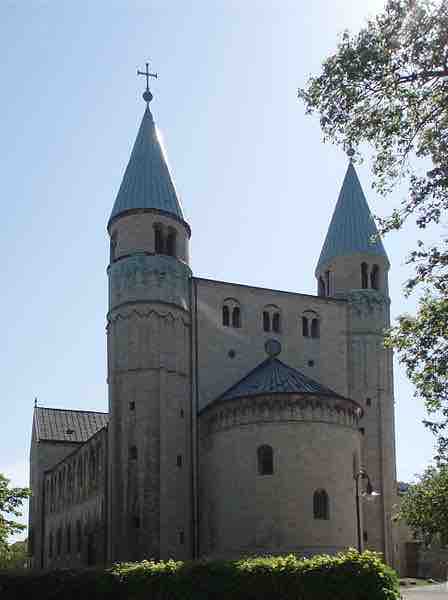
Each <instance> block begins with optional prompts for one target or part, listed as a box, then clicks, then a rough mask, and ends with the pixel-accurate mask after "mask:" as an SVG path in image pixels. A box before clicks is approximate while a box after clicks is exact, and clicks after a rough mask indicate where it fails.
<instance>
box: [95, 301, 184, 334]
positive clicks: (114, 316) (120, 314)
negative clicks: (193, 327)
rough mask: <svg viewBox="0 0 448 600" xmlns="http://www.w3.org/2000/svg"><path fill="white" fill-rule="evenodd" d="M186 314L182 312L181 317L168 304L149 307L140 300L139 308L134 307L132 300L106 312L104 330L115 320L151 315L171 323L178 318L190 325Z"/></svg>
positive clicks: (148, 317)
mask: <svg viewBox="0 0 448 600" xmlns="http://www.w3.org/2000/svg"><path fill="white" fill-rule="evenodd" d="M162 304H163V303H162ZM188 316H189V313H183V315H182V317H180V316H179V315H178V314H176V313H175V312H174V311H172V310H170V309H169V307H168V306H167V309H166V310H158V309H156V308H152V307H151V308H150V307H149V306H148V303H147V302H142V303H141V308H136V306H135V302H133V303H130V304H129V305H122V306H121V307H120V309H119V310H117V309H116V310H113V311H111V312H109V313H108V314H107V325H106V331H109V328H110V326H111V325H114V324H115V323H117V321H129V320H131V319H144V320H147V319H151V318H152V317H156V318H158V319H164V320H166V321H171V322H172V323H174V322H175V321H177V320H179V321H180V322H181V323H182V324H183V325H184V326H185V327H190V319H189V318H188Z"/></svg>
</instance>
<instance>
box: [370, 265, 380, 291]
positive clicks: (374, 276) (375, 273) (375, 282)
mask: <svg viewBox="0 0 448 600" xmlns="http://www.w3.org/2000/svg"><path fill="white" fill-rule="evenodd" d="M379 279H380V268H379V266H378V265H373V267H372V271H371V272H370V287H371V288H372V290H378V289H379V283H380V282H379Z"/></svg>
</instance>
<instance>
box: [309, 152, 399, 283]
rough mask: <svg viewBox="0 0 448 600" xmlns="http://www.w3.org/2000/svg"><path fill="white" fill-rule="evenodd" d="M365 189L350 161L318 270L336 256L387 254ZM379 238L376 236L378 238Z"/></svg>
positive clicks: (385, 255) (385, 256)
mask: <svg viewBox="0 0 448 600" xmlns="http://www.w3.org/2000/svg"><path fill="white" fill-rule="evenodd" d="M376 236H378V229H377V228H376V225H375V221H374V220H373V217H372V214H371V212H370V209H369V205H368V204H367V200H366V197H365V196H364V192H363V191H362V187H361V184H360V182H359V179H358V175H357V174H356V170H355V167H354V166H353V163H352V161H350V163H349V165H348V169H347V173H346V174H345V178H344V182H343V184H342V188H341V191H340V193H339V198H338V201H337V204H336V207H335V209H334V213H333V217H332V219H331V222H330V226H329V228H328V232H327V237H326V238H325V242H324V245H323V247H322V252H321V254H320V257H319V262H318V263H317V267H316V273H317V272H318V271H319V270H320V269H321V268H322V267H323V266H324V265H326V264H327V263H329V262H330V261H331V260H332V259H333V258H335V257H336V256H350V255H352V254H357V253H363V254H372V255H374V256H384V258H386V260H388V259H387V254H386V251H385V249H384V246H383V243H382V241H381V239H380V238H378V237H376ZM375 237H376V239H373V238H375Z"/></svg>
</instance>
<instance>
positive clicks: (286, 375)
mask: <svg viewBox="0 0 448 600" xmlns="http://www.w3.org/2000/svg"><path fill="white" fill-rule="evenodd" d="M265 394H316V395H319V396H334V397H339V398H341V397H342V396H340V395H339V394H337V393H336V392H333V390H330V389H329V388H327V387H325V386H323V385H321V384H320V383H318V382H317V381H314V380H313V379H311V378H310V377H307V376H306V375H304V374H303V373H301V372H300V371H297V369H293V368H292V367H289V366H288V365H286V364H285V363H283V362H282V361H281V360H279V359H278V358H273V357H269V358H267V359H266V360H265V361H263V362H262V363H261V364H259V365H258V366H257V367H255V369H253V370H252V371H250V373H248V374H247V375H246V376H245V377H243V379H241V380H240V381H238V383H236V384H235V385H233V386H232V387H231V388H229V389H228V390H227V391H226V392H224V393H223V394H222V395H221V396H219V398H218V399H217V401H221V400H234V399H236V398H243V397H248V396H260V395H265Z"/></svg>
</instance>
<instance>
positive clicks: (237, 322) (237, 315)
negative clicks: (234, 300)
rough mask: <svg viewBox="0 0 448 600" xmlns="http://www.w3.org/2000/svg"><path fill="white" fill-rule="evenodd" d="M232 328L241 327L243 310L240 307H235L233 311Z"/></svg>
mask: <svg viewBox="0 0 448 600" xmlns="http://www.w3.org/2000/svg"><path fill="white" fill-rule="evenodd" d="M232 327H236V328H239V327H241V310H240V307H239V306H235V308H234V309H233V311H232Z"/></svg>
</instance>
